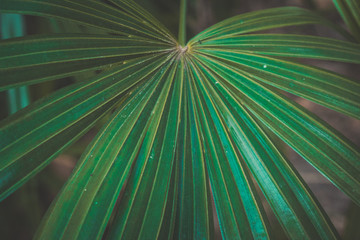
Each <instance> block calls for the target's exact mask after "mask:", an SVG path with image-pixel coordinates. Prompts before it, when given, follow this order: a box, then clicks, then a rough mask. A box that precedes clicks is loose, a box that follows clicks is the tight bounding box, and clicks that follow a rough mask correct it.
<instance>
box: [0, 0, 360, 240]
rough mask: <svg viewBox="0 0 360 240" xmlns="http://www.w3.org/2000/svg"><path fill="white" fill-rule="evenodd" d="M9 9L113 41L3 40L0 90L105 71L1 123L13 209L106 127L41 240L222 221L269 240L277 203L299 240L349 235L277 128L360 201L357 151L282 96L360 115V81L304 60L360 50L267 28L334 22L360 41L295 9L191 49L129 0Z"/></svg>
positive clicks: (354, 56)
mask: <svg viewBox="0 0 360 240" xmlns="http://www.w3.org/2000/svg"><path fill="white" fill-rule="evenodd" d="M0 11H2V12H14V13H21V14H30V15H36V16H42V17H50V18H55V19H63V20H69V21H73V22H77V23H79V24H83V25H86V26H91V27H95V28H99V29H102V30H104V31H105V32H104V34H100V33H99V34H84V33H81V34H80V33H79V34H65V33H63V34H53V35H37V36H27V37H23V38H17V39H12V40H7V41H2V42H1V43H0V64H1V65H0V74H1V76H2V78H1V81H0V90H6V89H10V88H12V87H14V86H22V85H31V84H35V83H40V82H44V81H50V80H54V79H58V78H60V77H64V76H74V75H76V74H78V73H80V72H83V71H89V70H94V69H99V70H101V71H100V72H99V73H98V74H97V76H95V77H92V78H90V79H88V80H87V81H79V82H76V83H75V84H72V85H70V86H68V87H65V88H63V89H61V90H59V91H57V92H55V93H53V94H52V95H51V96H48V97H46V98H43V99H41V100H39V101H37V102H34V103H32V104H31V105H30V106H28V107H26V108H25V109H23V110H21V111H19V112H17V113H16V114H13V115H11V116H9V117H8V118H7V119H5V120H3V121H2V122H0V156H1V161H0V179H1V181H0V199H4V198H6V197H7V196H8V195H10V194H11V193H12V192H14V191H15V190H16V189H17V188H19V187H20V186H21V185H22V184H24V183H25V182H26V181H27V180H28V179H29V178H30V177H32V176H34V175H35V174H36V173H38V172H39V171H40V170H41V169H43V168H44V167H45V166H46V165H47V164H49V163H50V162H51V160H53V159H54V158H55V157H56V156H57V155H58V154H59V153H60V152H61V151H62V150H63V149H65V147H67V146H69V145H70V144H72V143H73V142H74V141H75V140H76V139H78V138H79V137H80V136H82V135H83V134H84V133H86V132H87V131H88V130H89V129H90V128H91V127H92V126H94V125H95V124H96V123H98V122H99V120H100V119H104V116H107V118H106V122H105V124H104V126H103V127H102V129H101V130H100V131H99V132H98V134H97V136H96V137H95V138H94V139H93V141H92V142H91V144H90V145H89V146H88V148H87V149H86V150H85V152H84V153H83V154H82V156H81V158H80V160H79V161H78V163H77V166H76V168H75V169H74V171H73V173H72V175H71V177H70V178H69V179H68V181H67V182H66V184H65V186H64V187H63V189H62V190H61V192H60V193H59V195H58V197H57V198H56V200H55V201H54V202H53V203H52V205H51V207H50V208H49V210H48V212H47V214H46V215H45V217H44V219H43V221H42V224H41V226H40V227H39V230H38V232H37V234H36V237H37V238H41V239H101V238H106V239H137V238H141V239H145V238H147V239H158V238H161V239H212V238H214V236H215V234H214V224H213V218H218V220H219V225H220V230H221V234H222V237H223V238H225V239H240V238H243V239H253V238H255V239H269V238H272V237H273V236H274V235H273V230H272V229H271V226H270V224H269V220H268V216H267V213H266V211H265V210H264V206H263V202H262V195H263V196H265V199H266V201H267V202H268V203H269V205H270V207H271V209H272V211H273V212H274V214H275V216H276V217H277V218H278V220H279V222H280V224H281V226H282V227H283V229H284V231H285V232H286V234H287V235H288V236H289V237H290V238H294V239H298V238H299V239H337V238H338V237H339V236H338V233H337V231H336V230H335V228H334V226H333V225H332V223H331V221H330V220H329V218H328V216H327V215H326V213H325V212H324V210H323V209H322V207H321V205H320V204H319V203H318V202H317V200H316V198H315V197H314V195H313V193H312V192H311V190H310V189H309V188H308V187H307V185H306V183H305V182H304V180H303V179H302V178H301V176H300V174H299V173H298V172H297V171H296V169H295V168H294V167H293V166H292V164H291V163H290V161H289V160H288V159H287V157H286V155H285V154H284V152H283V149H281V148H279V147H278V146H277V144H276V143H274V141H273V140H272V139H273V136H272V135H271V134H270V133H273V134H275V135H276V136H277V137H279V138H280V139H281V140H282V141H283V142H285V143H286V144H288V145H289V146H290V147H292V148H293V149H294V150H295V151H296V152H298V153H299V154H300V155H301V156H302V157H303V158H304V159H305V160H306V161H308V162H309V163H310V164H311V165H313V166H314V167H315V168H316V169H317V170H318V171H319V172H321V173H322V174H323V175H324V176H325V177H327V178H328V179H329V180H330V181H331V182H332V183H334V185H336V186H337V187H338V188H339V189H341V190H342V191H343V192H345V193H346V194H347V195H348V196H349V197H350V198H351V199H352V200H353V201H354V202H355V203H356V204H358V205H360V201H359V199H360V163H359V159H360V153H359V149H358V147H356V146H355V145H354V144H353V143H352V142H350V141H349V140H348V139H346V138H345V137H344V136H343V135H342V134H341V133H339V132H338V131H336V130H335V129H333V128H332V127H330V126H329V125H328V124H327V123H326V122H325V121H323V120H321V119H320V118H319V117H317V116H316V115H315V114H313V113H311V112H310V111H308V110H306V109H305V108H303V107H302V106H300V105H299V104H297V103H295V102H294V101H292V100H291V99H289V98H288V97H286V96H285V95H284V94H283V93H282V91H286V92H289V93H292V94H295V95H298V96H300V97H303V98H306V99H308V100H310V101H313V102H315V103H318V104H321V105H323V106H325V107H328V108H331V109H333V110H335V111H338V112H340V113H343V114H346V115H349V116H351V117H354V118H357V119H360V102H359V99H360V95H359V93H360V85H359V83H358V82H356V81H355V80H353V79H349V78H347V77H345V76H342V75H340V74H337V73H335V72H331V71H328V70H324V69H321V68H318V67H313V66H308V65H305V64H300V63H298V62H296V59H298V58H310V59H321V60H331V61H340V62H346V63H354V64H359V63H360V45H359V44H357V43H353V42H348V41H342V40H334V39H329V38H324V37H317V36H305V35H294V34H261V33H258V31H261V30H269V29H273V28H278V27H284V26H295V25H302V24H322V25H326V26H328V27H330V28H333V29H335V30H336V31H339V32H341V33H342V34H343V35H344V36H345V37H346V38H349V39H353V37H356V35H355V34H354V35H351V34H349V33H348V32H346V31H345V30H344V29H342V28H341V27H338V26H336V25H334V24H332V23H331V22H329V21H328V20H326V19H324V18H322V17H319V16H318V15H316V14H314V13H312V12H310V11H308V10H304V9H299V8H289V7H286V8H277V9H269V10H262V11H256V12H252V13H247V14H242V15H239V16H235V17H233V18H230V19H228V20H225V21H223V22H220V23H218V24H216V25H214V26H212V27H210V28H208V29H206V30H204V31H203V32H201V33H200V34H198V35H197V36H195V37H194V38H192V39H191V40H190V41H189V42H188V44H187V45H186V46H180V45H181V44H179V43H177V42H176V40H175V39H174V37H173V36H172V34H171V33H170V32H169V31H168V30H167V29H166V28H165V27H164V26H163V25H162V24H161V23H160V22H159V21H158V20H156V19H155V18H154V17H153V16H152V15H151V14H150V13H148V12H146V11H145V10H144V9H143V8H141V7H140V6H139V5H137V4H135V3H133V2H132V1H128V0H122V1H120V0H113V1H107V2H106V3H105V2H101V1H93V0H73V1H70V0H61V1H60V0H42V1H40V0H3V1H1V2H0ZM105 33H109V34H105ZM212 202H214V206H215V211H216V214H213V209H212V208H213V207H212ZM105 232H106V234H105Z"/></svg>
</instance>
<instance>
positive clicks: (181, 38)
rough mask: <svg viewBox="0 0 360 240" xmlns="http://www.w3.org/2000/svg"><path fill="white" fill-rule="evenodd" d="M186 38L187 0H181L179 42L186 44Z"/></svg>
mask: <svg viewBox="0 0 360 240" xmlns="http://www.w3.org/2000/svg"><path fill="white" fill-rule="evenodd" d="M185 40H186V0H181V2H180V19H179V44H180V45H181V46H184V45H185Z"/></svg>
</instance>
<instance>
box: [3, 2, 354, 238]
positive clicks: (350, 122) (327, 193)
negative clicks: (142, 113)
mask: <svg viewBox="0 0 360 240" xmlns="http://www.w3.org/2000/svg"><path fill="white" fill-rule="evenodd" d="M136 2H138V3H139V4H140V5H141V6H143V7H144V8H145V9H147V10H148V11H149V12H151V13H152V14H153V15H155V16H156V17H157V18H158V19H159V20H160V21H161V22H163V23H164V24H165V25H166V26H167V27H168V28H169V29H170V30H171V31H172V32H173V33H174V34H175V33H176V32H177V29H178V19H179V17H178V16H179V3H180V0H137V1H136ZM283 6H299V7H304V8H307V9H311V10H314V11H317V12H318V13H319V14H321V15H323V16H325V17H326V18H328V19H329V20H331V21H332V22H335V23H338V24H340V25H344V24H343V23H342V21H341V18H340V16H339V14H338V13H337V11H336V9H335V7H334V5H333V3H332V1H331V0H251V1H249V0H221V1H220V0H189V1H188V8H189V9H188V19H187V24H188V25H187V26H188V29H187V30H188V36H190V37H192V36H194V35H195V34H197V33H199V32H201V31H202V30H204V29H205V28H207V27H209V26H211V25H212V24H214V23H216V22H219V21H221V20H223V19H225V18H228V17H231V16H234V15H237V14H240V13H245V12H249V11H254V10H259V9H266V8H272V7H283ZM19 17H20V18H19ZM17 18H18V20H17V21H18V22H17V25H12V23H9V21H8V20H7V18H6V16H3V15H2V16H1V18H0V21H1V22H0V27H1V38H3V39H5V38H9V37H18V36H21V35H31V34H41V33H57V32H68V33H71V32H92V33H93V32H94V29H88V28H86V27H83V26H79V25H77V24H74V23H71V22H65V21H64V22H62V21H55V20H48V19H44V18H40V17H33V16H17ZM9 31H10V35H11V36H9V35H7V34H9ZM97 31H99V30H97ZM272 32H274V31H272ZM277 32H278V33H281V32H287V33H289V32H291V33H302V34H314V35H320V36H328V37H333V38H338V37H339V36H338V35H336V33H334V32H331V31H330V30H329V29H324V28H321V27H317V26H301V27H297V28H286V29H279V30H277ZM309 63H310V64H313V65H318V66H321V67H323V68H326V69H329V70H335V71H337V72H339V73H342V74H344V75H346V76H349V77H351V78H353V79H358V80H360V79H359V76H360V70H359V67H358V66H355V65H351V64H342V63H333V62H326V61H311V62H309ZM92 74H94V73H85V74H78V75H77V76H75V77H68V78H64V79H59V80H56V81H50V82H45V83H41V84H36V85H32V86H30V87H29V88H28V89H25V90H24V89H23V90H14V91H17V92H15V93H13V95H14V96H18V97H25V98H26V100H23V101H25V103H24V102H22V104H20V105H19V106H17V107H21V106H22V107H24V106H25V105H26V101H28V100H29V101H31V102H32V101H35V100H37V99H39V98H41V97H44V96H46V95H48V94H51V93H52V92H53V91H55V90H57V89H59V88H62V87H64V86H67V85H69V84H71V83H73V82H75V81H85V80H86V79H87V78H88V77H91V75H92ZM24 91H25V92H28V93H24ZM8 95H9V93H8V92H0V103H1V108H0V120H1V119H4V118H5V117H6V116H8V115H9V114H10V113H12V112H14V110H13V108H14V107H11V103H13V101H14V100H9V96H8ZM287 95H288V94H287ZM291 97H292V98H293V99H294V100H295V101H298V103H300V104H302V105H303V106H304V107H306V108H308V109H310V110H311V111H312V112H314V113H316V114H317V115H319V116H320V117H321V118H323V119H324V120H326V121H327V122H328V123H329V124H331V125H332V126H333V127H335V128H336V129H338V130H339V131H341V132H342V133H343V134H344V135H345V136H347V137H348V138H349V139H350V140H352V141H353V142H354V143H355V144H357V145H358V146H360V122H359V121H357V120H355V119H352V118H349V117H346V116H344V115H341V114H339V113H336V112H334V111H332V110H329V109H326V108H324V107H321V106H319V105H317V104H315V103H312V102H309V101H307V100H304V99H301V98H298V97H295V96H291ZM104 121H105V120H104ZM100 124H101V123H100ZM97 130H98V128H97V127H96V126H95V127H94V128H93V129H92V130H91V131H90V132H89V133H87V134H86V135H85V136H83V137H82V138H81V139H80V140H79V141H77V142H76V143H75V144H73V145H72V146H71V147H69V148H68V149H67V150H66V151H65V152H64V153H63V154H62V155H60V156H59V157H58V158H57V159H55V160H54V161H53V162H52V163H51V164H50V165H49V166H48V167H46V168H45V169H44V170H43V171H42V172H41V173H40V174H38V175H37V176H36V177H34V178H32V179H31V180H30V181H29V182H28V183H27V184H25V185H24V186H23V187H21V188H20V189H19V190H18V191H16V192H15V193H14V194H12V195H11V196H10V197H8V198H7V199H5V200H4V201H3V202H2V203H1V204H0V233H1V238H2V239H19V240H22V239H31V238H32V236H33V235H34V233H35V230H36V228H37V226H38V225H39V222H40V220H41V217H42V215H43V214H44V213H45V211H46V209H47V208H48V206H49V205H50V203H51V201H52V200H53V199H54V198H55V197H56V194H57V193H58V191H59V190H60V188H61V186H62V185H63V183H64V182H65V181H66V179H67V178H68V177H69V175H70V174H71V171H72V169H73V167H74V166H75V164H76V161H77V159H78V158H79V157H80V155H81V153H82V151H83V150H84V149H85V147H86V146H87V145H88V144H89V142H90V141H91V139H92V138H93V137H94V136H95V134H96V132H97ZM279 144H280V142H279ZM284 147H285V146H284ZM288 155H289V158H290V160H291V161H292V162H293V164H294V165H295V167H296V168H297V169H298V170H299V172H300V173H301V175H302V176H303V178H304V179H305V181H307V183H308V184H309V186H310V188H311V189H312V190H313V192H314V194H315V195H316V196H317V198H318V199H319V201H320V203H321V204H322V205H323V207H324V209H325V210H326V212H327V213H328V214H329V216H330V218H331V220H332V221H333V223H334V225H335V227H336V228H337V229H338V231H339V232H340V234H341V235H342V236H343V238H344V239H360V228H359V226H358V223H359V222H360V217H359V216H360V208H359V207H357V206H356V205H354V204H352V203H351V201H350V200H349V198H348V197H347V196H346V195H344V194H343V193H342V192H341V191H340V190H338V189H337V188H335V187H334V186H333V185H332V184H330V183H329V182H328V180H326V179H325V178H324V177H322V176H321V175H320V174H319V173H318V172H317V171H315V170H314V169H313V168H312V167H311V166H310V165H309V164H307V163H306V161H303V160H302V159H301V157H299V156H298V155H297V154H296V153H295V152H294V151H292V150H291V149H290V148H289V149H288ZM265 202H266V201H265ZM268 207H269V206H268ZM269 212H271V211H269ZM272 224H273V225H274V227H275V229H276V230H277V232H276V233H275V234H276V235H277V239H286V237H285V235H284V233H283V232H282V229H281V227H280V226H279V225H278V223H277V222H276V220H275V218H274V222H273V223H272ZM218 236H219V237H220V234H218Z"/></svg>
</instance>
